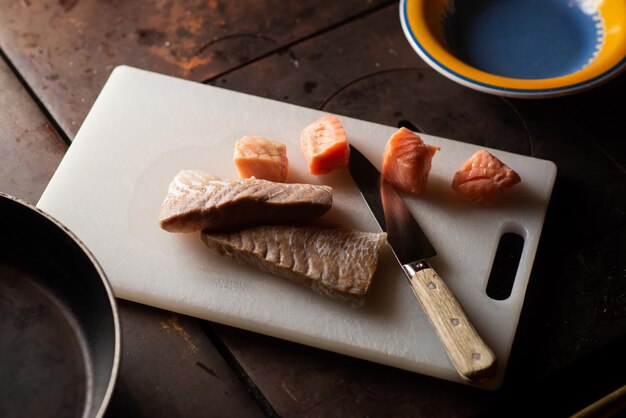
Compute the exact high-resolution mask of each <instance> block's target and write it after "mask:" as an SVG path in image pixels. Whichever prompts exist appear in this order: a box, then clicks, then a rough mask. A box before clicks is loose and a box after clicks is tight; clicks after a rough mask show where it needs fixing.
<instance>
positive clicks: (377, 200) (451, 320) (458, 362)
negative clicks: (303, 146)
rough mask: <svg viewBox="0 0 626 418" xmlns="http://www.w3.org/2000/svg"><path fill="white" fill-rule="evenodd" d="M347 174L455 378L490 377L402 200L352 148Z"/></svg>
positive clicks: (477, 342) (488, 363)
mask: <svg viewBox="0 0 626 418" xmlns="http://www.w3.org/2000/svg"><path fill="white" fill-rule="evenodd" d="M348 170H349V171H350V174H351V175H352V178H353V180H354V182H355V183H356V184H357V186H358V188H359V191H360V192H361V195H362V196H363V198H364V199H365V202H366V203H367V205H368V207H369V209H370V211H371V212H372V215H373V216H374V218H375V219H376V221H377V222H378V225H379V226H380V228H381V229H382V230H383V231H384V232H386V233H387V242H388V243H389V246H390V247H391V250H392V252H393V254H394V255H395V257H396V259H397V260H398V262H399V263H400V265H401V266H402V269H403V270H404V272H405V273H406V276H407V278H408V279H409V283H410V285H411V289H412V290H413V293H414V294H415V296H416V297H417V299H418V300H419V302H420V304H421V306H422V308H423V309H424V312H425V313H426V315H427V316H428V319H429V320H430V322H431V324H432V325H433V327H434V328H435V331H436V332H437V335H438V336H439V339H440V340H441V342H442V344H443V346H444V348H445V350H446V352H447V354H448V356H449V358H450V360H451V361H452V364H453V365H454V367H455V369H456V370H457V372H458V373H459V374H460V375H461V377H462V378H463V379H465V380H467V381H469V382H478V381H482V380H486V379H488V378H489V377H491V376H492V375H493V373H494V372H495V367H496V358H495V356H494V354H493V351H492V350H491V349H490V348H489V346H488V345H487V344H486V343H485V342H484V341H483V339H482V338H481V337H480V335H478V332H476V329H475V328H474V326H473V325H472V323H471V322H470V320H469V318H468V317H467V314H466V313H465V311H464V310H463V307H462V306H461V304H460V303H459V301H458V300H457V298H456V296H455V295H454V294H453V293H452V291H451V290H450V288H449V287H448V286H447V285H446V283H445V282H444V281H443V279H442V278H441V277H440V276H439V275H438V274H437V272H436V271H435V270H434V269H433V268H432V267H431V266H430V264H429V263H428V259H429V258H431V257H433V256H435V255H436V254H437V253H436V251H435V249H434V248H433V246H432V244H431V243H430V241H429V240H428V237H427V236H426V234H425V233H424V231H423V230H422V229H421V228H420V226H419V224H418V223H417V221H416V220H415V218H414V217H413V215H412V214H411V212H410V211H409V209H408V207H407V206H406V204H405V202H404V200H403V199H402V197H401V196H400V195H399V194H398V193H397V192H396V190H395V189H394V188H393V186H392V185H391V184H390V183H389V182H388V181H386V180H385V179H384V178H383V177H382V175H381V174H380V172H379V171H378V169H377V168H376V167H375V166H374V165H373V164H372V163H371V162H370V161H369V160H368V159H367V157H365V156H364V155H363V154H362V153H361V152H360V151H358V150H357V149H356V148H355V147H354V146H352V145H350V162H349V165H348Z"/></svg>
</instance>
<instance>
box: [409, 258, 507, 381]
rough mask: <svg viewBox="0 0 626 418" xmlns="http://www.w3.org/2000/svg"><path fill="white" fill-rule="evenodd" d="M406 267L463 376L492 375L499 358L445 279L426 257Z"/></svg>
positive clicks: (423, 305) (412, 285)
mask: <svg viewBox="0 0 626 418" xmlns="http://www.w3.org/2000/svg"><path fill="white" fill-rule="evenodd" d="M403 267H404V270H405V271H406V273H407V275H408V276H409V282H410V283H411V287H412V288H413V292H415V296H416V297H417V299H418V300H419V301H420V303H421V305H422V307H423V309H424V311H425V312H426V315H427V316H428V318H429V319H430V321H431V322H432V324H433V327H434V328H435V330H436V331H437V334H438V335H439V339H440V340H441V342H442V343H443V346H444V348H445V349H446V352H447V353H448V356H449V357H450V360H452V363H453V364H454V367H455V368H456V370H457V371H458V372H459V374H460V375H461V377H463V378H464V379H466V380H468V381H471V382H477V381H481V380H485V379H487V378H489V377H491V376H492V375H493V373H494V372H495V365H496V358H495V356H494V354H493V352H492V351H491V349H490V348H489V347H488V346H487V344H485V342H484V341H483V340H482V338H480V336H479V335H478V333H477V332H476V330H475V329H474V326H473V325H472V324H471V322H470V321H469V319H468V317H467V315H466V314H465V312H464V311H463V308H462V306H461V304H460V303H459V301H458V300H457V299H456V297H455V296H454V294H453V293H452V291H451V290H450V289H449V288H448V286H447V285H446V283H445V282H444V281H443V280H442V279H441V277H439V275H438V274H437V272H436V271H435V270H434V269H433V268H432V267H430V265H429V264H428V263H427V262H426V261H419V262H415V263H410V264H406V265H404V266H403Z"/></svg>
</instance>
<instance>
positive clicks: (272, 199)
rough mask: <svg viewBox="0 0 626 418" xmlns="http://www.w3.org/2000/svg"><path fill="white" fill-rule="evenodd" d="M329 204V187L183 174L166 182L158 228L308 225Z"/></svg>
mask: <svg viewBox="0 0 626 418" xmlns="http://www.w3.org/2000/svg"><path fill="white" fill-rule="evenodd" d="M331 205H332V188H331V187H328V186H318V185H312V184H290V183H274V182H271V181H267V180H260V179H254V178H252V179H239V180H219V179H218V178H217V177H214V176H211V175H210V174H207V173H204V172H202V171H198V170H183V171H181V172H180V173H178V174H177V175H176V177H175V178H174V180H173V181H172V182H171V183H170V186H169V190H168V192H167V196H166V198H165V201H164V202H163V204H162V205H161V213H160V216H159V223H160V225H161V228H163V229H164V230H166V231H169V232H194V231H201V230H203V229H205V230H210V231H213V230H220V229H232V228H242V227H247V226H252V225H259V224H266V223H275V222H281V223H282V222H291V221H306V220H312V219H315V218H318V217H320V216H322V215H323V214H324V213H326V212H327V211H328V210H329V209H330V207H331Z"/></svg>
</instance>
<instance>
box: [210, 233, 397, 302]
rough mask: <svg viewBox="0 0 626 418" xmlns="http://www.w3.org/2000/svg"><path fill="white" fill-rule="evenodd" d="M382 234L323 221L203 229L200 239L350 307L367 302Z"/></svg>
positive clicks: (385, 236)
mask: <svg viewBox="0 0 626 418" xmlns="http://www.w3.org/2000/svg"><path fill="white" fill-rule="evenodd" d="M386 240H387V234H385V233H370V232H360V231H355V230H352V229H348V228H344V227H340V226H336V225H331V224H326V223H323V224H322V223H320V224H310V225H305V226H296V225H263V226H256V227H252V228H247V229H241V230H238V231H232V232H223V233H221V232H208V231H203V232H202V241H203V242H204V243H205V244H206V245H207V246H208V247H209V248H210V249H211V251H213V252H215V253H217V254H221V255H226V256H229V257H232V258H234V259H235V260H237V261H239V262H242V263H246V264H250V265H252V266H255V267H257V268H259V269H261V270H264V271H267V272H270V273H273V274H276V275H278V276H281V277H285V278H288V279H291V280H294V281H296V282H299V283H302V284H304V285H306V286H309V287H311V288H312V289H313V290H314V291H316V292H318V293H321V294H323V295H326V296H329V297H331V298H334V299H338V300H341V301H343V302H346V303H349V304H350V305H352V306H354V307H360V306H362V305H363V303H364V302H365V297H366V295H367V291H368V290H369V288H370V284H371V282H372V278H373V276H374V272H375V271H376V266H377V264H378V257H379V254H380V251H381V248H382V247H383V245H384V243H385V242H386Z"/></svg>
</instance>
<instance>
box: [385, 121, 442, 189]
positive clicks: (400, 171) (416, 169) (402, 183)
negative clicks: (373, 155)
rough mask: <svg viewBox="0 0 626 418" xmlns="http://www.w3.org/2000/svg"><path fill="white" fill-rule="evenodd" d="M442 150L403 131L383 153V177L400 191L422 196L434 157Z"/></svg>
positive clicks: (394, 137)
mask: <svg viewBox="0 0 626 418" xmlns="http://www.w3.org/2000/svg"><path fill="white" fill-rule="evenodd" d="M439 150H440V148H439V147H435V146H432V145H428V144H425V143H424V141H422V138H420V137H419V135H417V134H415V133H414V132H412V131H410V130H408V129H406V128H400V129H398V130H397V131H396V133H394V134H393V135H392V136H391V138H389V141H387V145H385V151H384V152H383V169H382V174H383V177H384V178H385V179H386V180H387V181H388V182H390V183H391V184H393V186H394V187H395V188H397V189H399V190H402V191H404V192H406V193H410V194H413V195H420V194H422V193H423V191H424V188H425V187H426V183H427V182H428V174H429V173H430V168H431V166H432V159H433V156H434V155H435V153H436V152H437V151H439Z"/></svg>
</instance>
